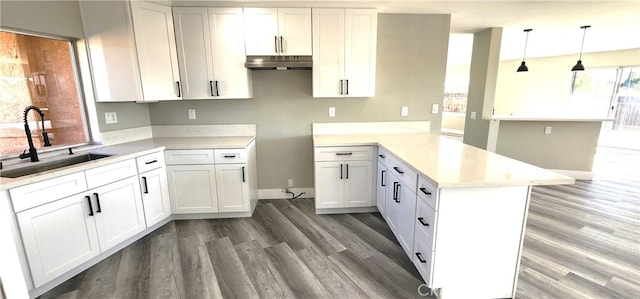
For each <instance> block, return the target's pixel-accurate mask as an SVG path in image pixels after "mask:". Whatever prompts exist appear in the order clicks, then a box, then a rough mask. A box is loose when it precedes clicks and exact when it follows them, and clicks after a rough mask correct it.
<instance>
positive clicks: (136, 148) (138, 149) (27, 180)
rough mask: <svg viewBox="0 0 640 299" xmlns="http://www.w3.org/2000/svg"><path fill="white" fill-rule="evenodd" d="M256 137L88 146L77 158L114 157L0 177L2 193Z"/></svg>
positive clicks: (241, 144) (239, 143) (77, 152)
mask: <svg viewBox="0 0 640 299" xmlns="http://www.w3.org/2000/svg"><path fill="white" fill-rule="evenodd" d="M254 139H255V136H222V137H197V138H196V137H185V138H151V139H143V140H139V141H133V142H126V143H120V144H115V145H107V146H87V147H83V148H81V149H78V150H74V154H75V155H82V154H86V153H98V154H108V155H113V156H111V157H107V158H103V159H99V160H94V161H89V162H84V163H80V164H76V165H71V166H66V167H62V168H58V169H54V170H49V171H44V172H40V173H36V174H32V175H26V176H21V177H18V178H3V177H0V190H3V189H10V188H15V187H18V186H23V185H27V184H31V183H35V182H39V181H43V180H46V179H51V178H55V177H60V176H63V175H67V174H71V173H75V172H79V171H84V170H87V169H90V168H94V167H98V166H102V165H107V164H111V163H115V162H119V161H124V160H128V159H132V158H135V157H138V156H143V155H146V154H150V153H153V152H157V151H161V150H165V149H224V148H245V147H247V145H249V144H250V143H251V142H252V141H253V140H254ZM67 157H68V156H67V155H66V151H63V152H62V154H61V155H59V156H54V157H48V158H41V159H40V162H34V163H31V162H29V161H28V160H23V161H21V162H20V163H18V164H14V165H9V166H5V167H4V169H3V170H11V169H16V168H21V167H29V166H35V165H37V164H38V163H47V162H49V161H55V160H61V159H64V158H67Z"/></svg>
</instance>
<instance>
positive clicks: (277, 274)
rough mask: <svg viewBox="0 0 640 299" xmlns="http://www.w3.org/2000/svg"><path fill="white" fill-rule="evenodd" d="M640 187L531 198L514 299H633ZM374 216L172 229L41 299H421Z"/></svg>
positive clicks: (577, 188) (275, 212)
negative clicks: (516, 298) (515, 298)
mask: <svg viewBox="0 0 640 299" xmlns="http://www.w3.org/2000/svg"><path fill="white" fill-rule="evenodd" d="M639 281H640V184H639V183H622V182H614V181H604V180H603V181H580V182H577V183H576V184H575V185H567V186H548V187H535V188H534V189H533V193H532V200H531V206H530V211H529V218H528V221H527V232H526V237H525V242H524V249H523V255H522V262H521V267H520V275H519V280H518V292H517V297H518V298H638V297H640V285H639V283H638V282H639ZM420 284H422V280H421V278H420V276H419V275H418V273H417V271H416V270H415V268H414V267H413V265H412V264H411V261H410V260H409V259H408V258H407V257H406V255H405V254H404V251H403V250H402V248H401V247H400V245H399V244H398V242H397V241H396V239H395V238H394V236H393V233H392V232H391V231H390V230H389V228H388V227H387V225H386V223H385V222H384V220H383V219H382V218H381V216H380V214H378V213H363V214H343V215H316V214H315V212H314V203H313V199H297V200H294V201H290V200H262V201H260V203H259V205H258V207H257V209H256V211H255V213H254V216H253V217H252V218H242V219H219V220H188V221H173V222H170V223H168V224H167V225H165V226H163V227H162V228H160V229H158V230H157V231H155V232H153V233H152V234H150V235H148V236H146V237H145V238H143V239H141V240H139V241H137V242H135V243H134V244H132V245H130V246H128V247H127V248H125V249H123V250H121V251H120V252H118V253H116V254H114V255H113V256H111V257H109V258H107V259H105V260H104V261H102V262H100V263H99V264H97V265H95V266H93V267H91V268H90V269H88V270H86V271H84V272H82V273H81V274H79V275H77V276H76V277H74V278H72V279H70V280H68V281H67V282H65V283H63V284H62V285H60V286H58V287H56V288H54V289H53V290H51V291H49V292H48V293H46V294H44V295H43V296H41V298H43V299H45V298H425V297H420V296H419V294H418V286H419V285H420Z"/></svg>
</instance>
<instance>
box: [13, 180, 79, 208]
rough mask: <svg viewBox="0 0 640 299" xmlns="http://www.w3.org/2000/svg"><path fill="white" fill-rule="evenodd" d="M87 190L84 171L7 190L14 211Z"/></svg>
mask: <svg viewBox="0 0 640 299" xmlns="http://www.w3.org/2000/svg"><path fill="white" fill-rule="evenodd" d="M86 190H87V181H86V180H85V177H84V172H76V173H72V174H69V175H65V176H61V177H57V178H54V179H50V180H46V181H42V182H37V183H33V184H29V185H25V186H22V187H17V188H13V189H11V190H9V194H11V202H12V203H13V209H14V210H15V212H16V213H17V212H20V211H24V210H27V209H30V208H33V207H35V206H39V205H42V204H45V203H48V202H52V201H54V200H58V199H61V198H64V197H67V196H71V195H73V194H77V193H80V192H83V191H86Z"/></svg>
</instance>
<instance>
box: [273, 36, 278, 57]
mask: <svg viewBox="0 0 640 299" xmlns="http://www.w3.org/2000/svg"><path fill="white" fill-rule="evenodd" d="M273 43H274V47H275V48H276V53H278V36H274V37H273Z"/></svg>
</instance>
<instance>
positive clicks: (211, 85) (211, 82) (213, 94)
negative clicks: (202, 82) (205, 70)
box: [209, 81, 216, 97]
mask: <svg viewBox="0 0 640 299" xmlns="http://www.w3.org/2000/svg"><path fill="white" fill-rule="evenodd" d="M209 91H210V92H211V96H212V97H214V96H216V93H215V92H213V81H209Z"/></svg>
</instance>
